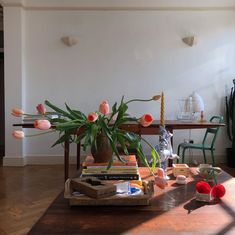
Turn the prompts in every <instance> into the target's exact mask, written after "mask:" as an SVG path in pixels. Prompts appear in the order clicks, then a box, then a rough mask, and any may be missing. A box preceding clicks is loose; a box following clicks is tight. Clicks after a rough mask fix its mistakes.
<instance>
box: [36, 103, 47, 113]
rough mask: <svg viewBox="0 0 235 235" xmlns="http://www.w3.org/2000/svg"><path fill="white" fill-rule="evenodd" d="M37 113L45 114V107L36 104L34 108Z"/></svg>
mask: <svg viewBox="0 0 235 235" xmlns="http://www.w3.org/2000/svg"><path fill="white" fill-rule="evenodd" d="M36 109H37V111H38V113H40V114H45V113H46V107H45V106H44V105H43V104H38V105H37V107H36Z"/></svg>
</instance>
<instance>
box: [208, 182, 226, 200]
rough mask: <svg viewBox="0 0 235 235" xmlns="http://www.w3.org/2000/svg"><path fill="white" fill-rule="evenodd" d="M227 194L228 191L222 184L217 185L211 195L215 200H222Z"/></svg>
mask: <svg viewBox="0 0 235 235" xmlns="http://www.w3.org/2000/svg"><path fill="white" fill-rule="evenodd" d="M225 193H226V189H225V187H224V186H223V185H222V184H217V185H216V186H214V187H213V188H212V190H211V194H212V196H213V197H215V198H221V197H223V196H224V194H225Z"/></svg>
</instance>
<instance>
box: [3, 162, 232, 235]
mask: <svg viewBox="0 0 235 235" xmlns="http://www.w3.org/2000/svg"><path fill="white" fill-rule="evenodd" d="M220 167H222V168H223V169H224V170H225V171H227V172H228V173H229V174H231V175H233V176H235V168H233V169H232V168H228V167H226V165H220ZM71 172H72V173H71V175H75V166H73V167H72V169H71ZM63 187H64V170H63V166H62V165H55V166H26V167H0V235H25V234H27V232H28V231H29V230H30V228H31V227H32V226H33V225H34V224H35V223H36V221H37V220H38V219H39V218H40V217H41V215H42V214H43V213H44V211H45V210H46V209H47V208H48V206H49V205H50V204H51V203H52V201H53V200H54V199H55V198H56V196H57V195H58V194H59V193H60V192H61V191H62V190H63ZM42 235H44V234H42ZM45 235H46V234H45Z"/></svg>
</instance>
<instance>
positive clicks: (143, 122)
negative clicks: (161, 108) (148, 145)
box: [140, 113, 153, 127]
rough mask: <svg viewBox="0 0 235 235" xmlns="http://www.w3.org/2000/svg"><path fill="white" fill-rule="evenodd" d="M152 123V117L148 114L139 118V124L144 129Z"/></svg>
mask: <svg viewBox="0 0 235 235" xmlns="http://www.w3.org/2000/svg"><path fill="white" fill-rule="evenodd" d="M152 122H153V116H152V115H151V114H150V113H147V114H144V115H143V116H142V117H141V118H140V124H141V125H142V126H144V127H147V126H149V125H151V123H152Z"/></svg>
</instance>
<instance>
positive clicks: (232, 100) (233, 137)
mask: <svg viewBox="0 0 235 235" xmlns="http://www.w3.org/2000/svg"><path fill="white" fill-rule="evenodd" d="M225 101H226V124H227V133H228V137H229V140H230V141H231V142H232V147H231V148H227V164H228V166H229V167H235V79H233V87H232V88H231V91H230V95H229V97H228V96H226V97H225Z"/></svg>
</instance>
